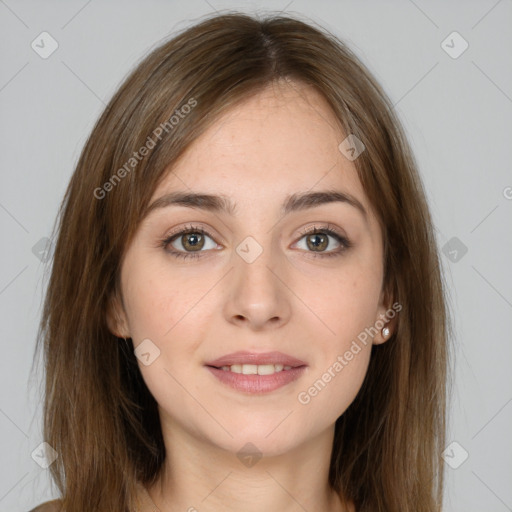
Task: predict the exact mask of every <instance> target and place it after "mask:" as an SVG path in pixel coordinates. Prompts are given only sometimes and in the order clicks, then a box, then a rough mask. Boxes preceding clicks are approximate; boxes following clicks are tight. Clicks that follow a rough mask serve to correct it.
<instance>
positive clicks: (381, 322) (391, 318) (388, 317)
mask: <svg viewBox="0 0 512 512" xmlns="http://www.w3.org/2000/svg"><path fill="white" fill-rule="evenodd" d="M401 309H402V305H401V304H399V303H398V302H395V303H393V297H392V296H391V294H390V293H388V292H387V291H386V290H383V291H382V293H381V296H380V301H379V308H378V312H377V317H376V318H375V322H374V326H375V329H376V331H377V333H376V334H375V336H374V337H373V344H374V345H381V344H382V343H385V342H386V341H388V340H389V339H390V338H391V337H392V336H393V334H394V333H395V332H396V327H397V317H398V312H399V311H400V310H401ZM385 328H387V329H389V334H388V335H387V336H386V335H384V334H383V332H382V331H383V329H384V330H385Z"/></svg>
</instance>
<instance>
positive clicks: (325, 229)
mask: <svg viewBox="0 0 512 512" xmlns="http://www.w3.org/2000/svg"><path fill="white" fill-rule="evenodd" d="M329 226H330V225H329V224H327V225H326V226H321V227H319V228H318V227H317V226H314V227H313V228H307V229H305V230H303V231H301V232H300V234H301V236H300V238H299V240H300V239H302V238H304V237H305V236H307V235H314V234H317V233H323V234H326V235H330V236H332V237H333V238H335V239H336V241H337V242H339V243H340V244H341V245H342V247H341V248H339V249H337V250H335V251H329V252H318V253H315V252H314V251H307V252H311V253H312V256H313V257H314V258H317V257H320V258H328V257H332V256H341V255H342V254H343V253H344V252H345V251H346V250H347V249H349V248H350V247H352V242H350V241H349V240H348V239H347V238H345V237H344V236H342V235H340V234H339V233H338V232H336V231H334V230H333V229H331V228H330V227H329ZM192 233H199V234H201V235H203V236H204V235H206V236H208V237H210V238H211V239H213V236H212V235H211V234H210V233H208V231H206V230H204V229H203V228H201V227H200V226H192V225H190V226H187V227H186V228H185V229H183V230H181V231H178V232H177V233H172V234H170V235H169V236H166V237H165V238H163V239H161V240H159V244H158V245H159V247H161V248H163V249H165V250H167V251H168V252H169V253H170V254H171V255H172V256H176V257H178V258H185V259H186V258H200V257H201V254H200V253H201V252H204V251H197V254H194V253H192V252H183V251H176V250H172V251H170V250H169V249H168V245H169V244H170V243H171V242H173V241H174V239H176V238H178V237H180V236H183V235H189V234H192Z"/></svg>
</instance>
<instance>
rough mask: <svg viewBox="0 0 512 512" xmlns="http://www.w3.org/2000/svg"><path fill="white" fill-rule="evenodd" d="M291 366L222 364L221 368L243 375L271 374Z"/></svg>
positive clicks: (288, 368)
mask: <svg viewBox="0 0 512 512" xmlns="http://www.w3.org/2000/svg"><path fill="white" fill-rule="evenodd" d="M291 368H292V367H291V366H288V365H286V366H285V365H282V364H232V365H231V366H222V367H221V370H224V371H225V372H233V373H243V374H244V375H272V374H274V373H279V372H282V371H283V370H291Z"/></svg>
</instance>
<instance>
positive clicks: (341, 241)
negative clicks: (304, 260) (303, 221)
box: [299, 225, 352, 257]
mask: <svg viewBox="0 0 512 512" xmlns="http://www.w3.org/2000/svg"><path fill="white" fill-rule="evenodd" d="M301 234H302V238H301V239H300V240H302V239H303V238H305V239H306V248H305V250H306V251H308V252H313V253H316V254H313V256H315V257H317V256H320V257H328V256H337V255H339V254H341V253H343V252H345V251H346V250H347V249H349V248H350V247H352V244H351V242H350V241H349V240H348V239H347V238H346V237H344V236H343V235H341V234H339V233H338V232H337V231H335V230H334V229H332V228H331V227H329V225H327V226H321V227H317V226H315V227H313V228H312V229H311V228H308V229H306V230H305V231H302V232H301ZM332 238H333V239H334V240H335V242H336V243H337V244H338V249H335V250H330V251H326V249H327V248H328V247H330V246H331V245H333V244H332V243H331V241H330V240H329V239H332ZM300 240H299V241H300Z"/></svg>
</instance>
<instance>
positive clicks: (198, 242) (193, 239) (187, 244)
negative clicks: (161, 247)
mask: <svg viewBox="0 0 512 512" xmlns="http://www.w3.org/2000/svg"><path fill="white" fill-rule="evenodd" d="M181 240H182V244H183V247H184V248H185V249H191V250H192V251H198V250H200V249H202V248H203V246H204V237H203V235H201V234H199V233H187V234H185V235H183V236H182V237H181ZM183 241H184V242H183Z"/></svg>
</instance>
